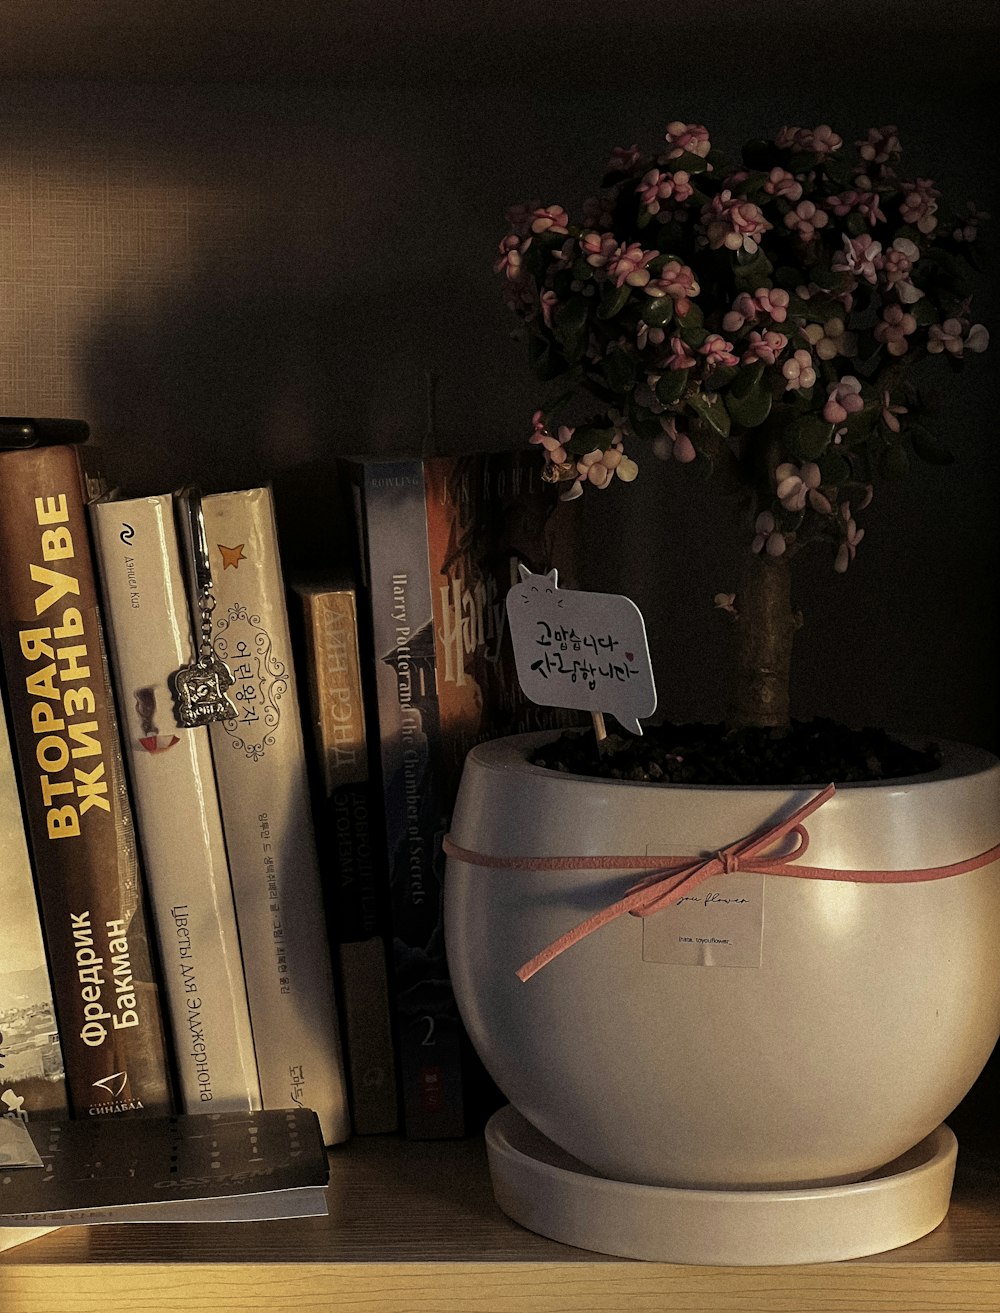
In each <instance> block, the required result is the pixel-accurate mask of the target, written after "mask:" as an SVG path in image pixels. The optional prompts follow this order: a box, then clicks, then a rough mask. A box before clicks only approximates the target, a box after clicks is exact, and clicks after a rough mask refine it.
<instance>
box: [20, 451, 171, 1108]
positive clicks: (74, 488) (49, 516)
mask: <svg viewBox="0 0 1000 1313" xmlns="http://www.w3.org/2000/svg"><path fill="white" fill-rule="evenodd" d="M0 489H2V493H0V581H2V586H0V647H2V650H3V656H4V662H5V666H6V675H7V688H8V697H9V701H10V712H11V729H12V736H13V739H14V742H15V745H16V750H17V761H18V767H19V772H20V778H21V785H22V791H23V795H24V805H25V814H26V817H27V830H28V835H29V840H30V847H31V850H32V857H33V862H34V868H35V876H36V881H37V887H38V893H39V901H40V905H41V909H42V924H43V931H44V936H45V941H46V949H47V954H48V959H49V965H50V969H51V972H52V980H53V991H54V996H55V1003H56V1020H57V1022H58V1027H59V1035H60V1040H61V1043H62V1050H63V1058H64V1061H65V1064H66V1075H67V1080H68V1086H69V1096H70V1105H71V1108H72V1111H73V1112H74V1114H75V1115H77V1116H87V1115H93V1116H100V1115H109V1114H118V1113H132V1112H138V1113H142V1112H146V1113H162V1112H168V1111H170V1110H171V1091H170V1077H169V1067H168V1059H167V1050H166V1041H165V1035H164V1025H163V1015H162V1009H161V1000H160V992H159V988H158V986H157V983H156V980H155V976H154V972H153V966H152V961H151V951H150V945H149V941H148V938H147V929H146V910H145V894H144V889H143V879H142V872H141V868H140V863H139V857H138V849H137V843H136V837H135V831H134V827H133V821H132V810H131V804H130V799H129V790H128V785H127V782H126V777H125V771H124V765H123V762H122V755H121V744H120V741H119V737H118V725H117V721H116V716H115V708H114V702H113V698H112V695H111V688H110V680H109V673H108V667H107V660H106V655H105V648H104V638H103V633H102V628H101V616H100V611H99V607H98V599H97V584H96V577H95V569H94V561H93V556H92V552H91V546H90V540H89V537H88V525H87V513H86V505H85V503H86V493H85V476H84V468H83V465H82V464H81V460H80V454H79V450H78V449H77V448H73V447H67V446H46V447H38V448H34V449H29V450H24V451H7V452H0Z"/></svg>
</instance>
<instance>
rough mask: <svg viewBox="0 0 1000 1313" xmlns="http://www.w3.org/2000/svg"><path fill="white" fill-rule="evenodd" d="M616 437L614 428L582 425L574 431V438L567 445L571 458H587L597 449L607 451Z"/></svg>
mask: <svg viewBox="0 0 1000 1313" xmlns="http://www.w3.org/2000/svg"><path fill="white" fill-rule="evenodd" d="M614 436H615V430H614V428H613V427H609V428H599V427H598V426H597V425H596V424H581V425H578V427H577V428H576V429H575V430H574V432H573V436H572V437H571V438H570V440H569V442H568V443H567V444H566V450H567V451H568V452H569V454H570V455H571V456H585V455H586V454H587V452H588V451H594V450H595V448H596V449H599V450H600V451H607V449H608V448H609V447H610V446H611V443H612V440H613V438H614Z"/></svg>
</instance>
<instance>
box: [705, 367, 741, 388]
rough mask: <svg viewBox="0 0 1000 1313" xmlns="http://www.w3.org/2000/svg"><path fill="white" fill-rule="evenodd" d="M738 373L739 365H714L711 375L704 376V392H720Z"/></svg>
mask: <svg viewBox="0 0 1000 1313" xmlns="http://www.w3.org/2000/svg"><path fill="white" fill-rule="evenodd" d="M739 372H740V367H739V365H716V366H715V368H714V369H713V370H712V371H711V373H709V374H707V375H706V376H705V390H706V391H707V392H721V391H722V389H723V388H725V387H728V386H729V384H730V383H731V382H732V381H733V379H734V378H736V377H737V375H738V374H739Z"/></svg>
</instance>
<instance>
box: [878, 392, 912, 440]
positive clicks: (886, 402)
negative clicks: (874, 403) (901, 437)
mask: <svg viewBox="0 0 1000 1313" xmlns="http://www.w3.org/2000/svg"><path fill="white" fill-rule="evenodd" d="M906 410H907V408H906V406H894V405H893V404H892V398H891V397H890V396H889V391H888V389H886V390H885V391H884V392H883V393H882V423H883V424H884V425H885V426H886V428H887V429H888V430H889V431H890V432H891V433H898V432H899V420H898V419H897V418H896V416H897V415H905V414H906Z"/></svg>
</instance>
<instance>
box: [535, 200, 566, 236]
mask: <svg viewBox="0 0 1000 1313" xmlns="http://www.w3.org/2000/svg"><path fill="white" fill-rule="evenodd" d="M568 223H569V215H568V214H567V213H566V211H565V210H564V209H563V207H562V206H561V205H539V206H538V208H537V209H534V210H532V211H531V231H532V232H533V233H547V232H552V233H565V232H566V226H567V224H568Z"/></svg>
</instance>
